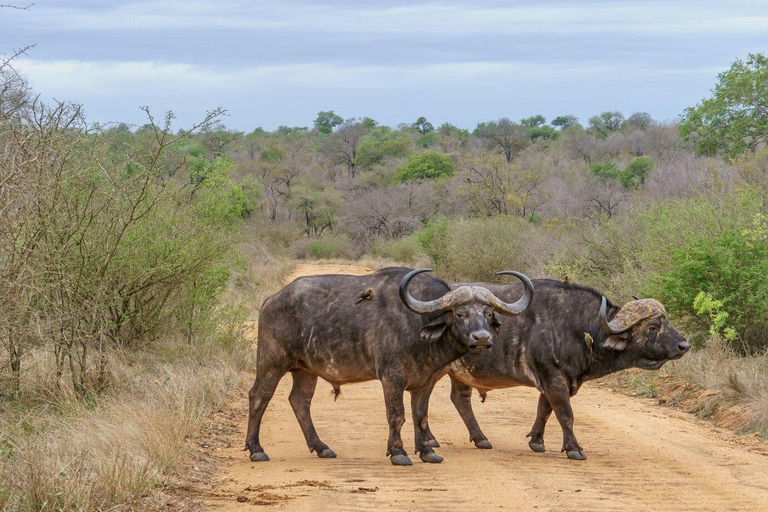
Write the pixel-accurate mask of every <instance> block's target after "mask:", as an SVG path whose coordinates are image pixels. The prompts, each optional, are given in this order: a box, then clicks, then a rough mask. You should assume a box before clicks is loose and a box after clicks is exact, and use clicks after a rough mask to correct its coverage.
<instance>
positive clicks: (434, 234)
mask: <svg viewBox="0 0 768 512" xmlns="http://www.w3.org/2000/svg"><path fill="white" fill-rule="evenodd" d="M413 236H414V237H415V238H416V241H417V242H419V245H420V246H421V248H422V249H423V250H424V252H425V253H426V254H427V256H429V259H430V260H431V261H432V263H433V265H434V266H435V267H441V266H442V265H443V263H444V261H445V256H446V253H447V250H448V219H437V220H431V221H429V222H428V223H427V225H426V226H425V227H424V229H422V230H421V231H417V232H415V233H414V234H413Z"/></svg>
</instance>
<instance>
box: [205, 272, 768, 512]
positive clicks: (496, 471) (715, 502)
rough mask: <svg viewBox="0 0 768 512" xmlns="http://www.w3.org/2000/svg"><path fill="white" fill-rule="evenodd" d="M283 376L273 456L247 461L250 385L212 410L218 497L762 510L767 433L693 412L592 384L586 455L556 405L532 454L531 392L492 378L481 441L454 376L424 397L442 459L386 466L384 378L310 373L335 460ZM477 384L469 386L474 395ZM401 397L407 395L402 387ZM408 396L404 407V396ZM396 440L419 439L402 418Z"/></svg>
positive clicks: (214, 495)
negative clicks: (334, 386) (484, 441)
mask: <svg viewBox="0 0 768 512" xmlns="http://www.w3.org/2000/svg"><path fill="white" fill-rule="evenodd" d="M369 271H370V269H367V268H365V267H360V266H357V265H344V264H329V265H311V264H310V265H308V264H302V265H299V266H298V267H297V268H296V269H295V271H294V275H292V276H291V278H290V279H293V278H295V277H297V276H299V275H311V274H324V273H354V274H363V273H366V272H369ZM290 388H291V383H290V378H289V377H288V376H286V377H285V378H284V379H283V380H282V381H281V383H280V385H279V387H278V389H277V392H276V393H275V396H274V398H273V399H272V402H271V403H270V405H269V408H268V409H267V412H266V414H265V416H264V421H263V424H262V443H263V446H264V447H265V450H266V451H267V453H269V455H270V457H271V458H272V460H271V461H270V462H267V463H251V462H250V461H249V460H248V456H247V453H246V452H243V451H241V447H242V445H243V440H244V439H245V430H246V423H247V391H248V390H247V389H240V390H238V396H236V397H233V400H232V401H231V403H230V404H229V406H228V408H227V409H226V410H225V411H222V412H221V413H219V414H218V415H217V416H216V417H215V418H214V423H215V424H217V425H218V427H217V428H216V429H213V431H215V432H218V434H216V435H215V438H214V439H212V440H211V445H212V446H214V447H216V448H217V449H216V450H215V452H214V454H215V456H216V459H217V461H218V474H219V481H217V482H212V485H211V486H210V488H209V489H206V490H203V491H202V493H203V497H204V499H205V502H206V503H207V504H208V505H209V506H210V508H211V509H212V510H217V511H245V510H251V509H252V508H253V507H254V506H257V505H258V506H269V507H273V508H280V509H285V510H428V509H455V510H458V509H465V508H468V507H471V508H472V509H492V508H495V509H498V508H513V507H514V508H517V509H526V510H528V509H530V510H534V509H535V510H555V509H557V510H650V509H655V510H693V509H695V510H763V511H765V510H768V456H766V453H768V452H767V451H766V449H765V445H764V444H763V443H761V442H759V441H755V442H754V443H752V442H750V441H749V440H748V439H745V438H742V437H738V436H735V435H732V434H730V433H728V432H726V431H723V430H720V429H715V428H714V427H712V426H710V425H709V424H707V423H706V422H703V421H701V420H698V419H696V418H695V417H693V416H691V415H689V414H685V413H681V412H677V411H674V410H671V409H666V408H661V407H659V406H657V405H655V402H654V401H653V400H650V399H638V398H629V397H625V396H623V395H619V394H617V393H613V392H611V391H609V390H607V389H604V388H601V387H599V386H594V385H590V384H587V385H586V386H585V387H584V388H582V390H581V391H580V393H579V395H577V396H576V397H575V398H574V399H573V407H574V411H575V415H576V425H575V429H576V434H577V436H578V439H579V442H580V443H581V444H582V446H584V448H585V450H586V453H587V456H588V460H587V461H585V462H578V461H570V460H568V459H566V457H565V455H563V454H561V453H559V449H560V445H561V442H562V437H561V432H560V427H559V425H558V424H557V422H556V420H555V418H554V417H553V418H552V419H551V420H550V422H549V424H548V429H547V434H546V435H545V443H546V446H547V449H548V451H547V452H546V453H543V454H540V453H534V452H532V451H530V449H529V448H528V445H527V439H525V434H526V433H527V432H528V430H529V429H530V426H531V424H532V423H533V420H534V418H535V413H536V399H537V392H536V391H535V390H532V389H527V388H516V389H509V390H499V391H494V392H492V393H490V394H489V395H488V400H487V401H486V403H484V404H481V403H480V401H479V400H477V399H475V400H474V401H473V402H474V404H473V405H474V408H475V412H476V415H477V417H478V421H479V422H480V424H481V426H482V427H483V430H484V432H485V434H486V435H487V436H488V437H489V439H490V440H491V442H492V443H493V445H494V449H493V450H478V449H477V448H475V447H474V445H473V444H471V443H470V442H469V441H468V434H467V432H466V429H465V428H464V425H463V423H462V422H461V419H460V418H459V415H458V413H457V412H456V411H455V410H454V409H453V405H452V404H451V402H450V399H449V393H450V383H449V381H448V379H443V380H442V381H440V382H439V383H438V385H437V387H436V389H435V392H434V394H433V396H432V400H431V402H430V425H431V427H432V430H433V432H434V433H435V435H436V436H437V438H438V439H439V440H440V442H441V445H442V446H441V448H438V449H437V451H438V453H439V454H440V455H442V456H444V457H445V461H444V462H443V463H442V464H424V463H421V462H419V461H418V457H414V461H415V462H414V466H412V467H394V466H391V465H390V463H389V460H388V458H387V457H386V456H385V451H386V442H387V433H388V431H387V427H386V418H385V413H384V400H383V393H382V391H381V385H380V384H379V383H378V382H367V383H363V384H357V385H349V386H344V387H343V388H342V394H341V396H340V398H339V400H338V401H337V402H335V403H334V401H333V396H332V394H331V387H330V385H329V384H326V383H323V382H322V381H321V383H320V384H319V385H318V390H317V393H316V394H315V399H314V401H313V404H312V416H313V419H314V421H315V425H316V427H317V429H318V432H319V434H320V437H321V439H323V441H324V442H325V443H327V444H328V445H329V446H330V447H331V448H333V450H334V451H336V453H337V454H338V458H337V459H334V460H327V459H325V460H324V459H319V458H317V457H316V456H315V455H314V454H310V453H309V450H308V449H307V447H306V445H305V443H304V438H303V436H302V434H301V430H300V428H299V426H298V423H297V422H296V419H295V417H294V416H293V412H292V411H291V407H290V405H289V403H288V394H289V392H290ZM475 396H476V395H475ZM408 398H409V397H406V399H408ZM406 409H409V408H408V407H406ZM403 441H404V442H405V444H406V446H412V444H413V431H412V425H411V423H410V421H407V422H406V424H405V425H404V427H403Z"/></svg>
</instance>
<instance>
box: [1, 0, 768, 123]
mask: <svg viewBox="0 0 768 512" xmlns="http://www.w3.org/2000/svg"><path fill="white" fill-rule="evenodd" d="M766 34H768V0H762V1H745V2H741V1H740V2H727V3H724V2H719V1H696V2H693V1H664V2H662V1H624V2H609V1H587V2H533V1H515V2H501V1H498V2H493V1H480V2H471V1H466V2H458V1H451V2H449V1H443V2H400V1H396V2H392V1H386V2H384V1H382V2H353V1H343V0H340V1H326V2H323V3H317V2H311V1H288V2H285V1H281V2H247V1H230V2H214V1H159V2H158V1H154V2H144V1H133V2H124V1H108V2H104V1H67V2H45V1H41V2H38V3H37V4H36V5H35V6H34V7H33V8H32V9H31V10H30V11H28V12H16V11H13V12H12V11H7V10H6V11H3V12H0V49H2V50H6V49H7V50H10V49H11V48H15V47H19V46H22V45H24V44H29V43H36V44H37V46H36V48H35V49H34V50H33V52H32V53H31V58H30V59H28V60H24V61H21V62H20V63H19V66H20V67H21V69H22V70H23V71H24V72H25V73H26V74H27V75H28V76H29V77H30V79H31V80H32V81H33V82H34V84H35V86H36V88H37V89H38V90H39V91H40V92H42V93H43V94H44V95H46V96H48V97H56V98H57V99H62V98H67V99H73V100H76V101H79V102H82V103H84V104H85V106H86V108H87V110H88V111H89V113H90V116H91V118H92V119H93V120H122V119H125V120H128V121H134V122H141V119H140V118H139V113H138V112H137V109H136V107H137V106H138V105H140V104H149V105H151V106H153V108H156V109H157V110H165V109H173V110H175V111H177V113H178V114H179V118H180V121H181V122H182V123H191V122H192V121H193V120H194V119H196V118H197V117H200V114H201V113H202V112H204V111H205V110H206V109H209V108H212V107H215V106H218V105H222V106H224V107H225V108H227V109H228V110H229V111H230V113H231V116H230V118H229V119H228V120H227V124H228V125H230V126H233V127H236V128H240V129H252V128H253V127H255V126H259V125H261V126H265V127H267V128H274V127H276V126H277V125H279V124H294V125H308V124H310V123H311V120H312V119H313V118H314V114H315V113H316V112H317V111H318V110H321V109H322V110H325V109H334V110H336V111H337V112H339V113H342V114H343V115H346V116H362V115H368V116H371V117H374V118H375V119H377V120H379V121H380V122H383V123H387V124H396V123H397V122H401V121H408V120H410V118H411V117H415V116H419V115H428V116H431V117H432V118H434V119H437V120H440V121H452V122H455V123H457V124H461V125H463V126H467V127H472V126H474V123H475V122H477V121H482V120H487V119H491V118H497V117H500V116H509V117H512V118H520V117H524V116H527V115H531V114H534V113H539V112H540V113H543V114H545V115H548V116H550V117H551V116H554V115H558V114H562V113H575V114H577V115H580V116H582V117H586V116H588V115H590V114H593V113H596V112H599V111H602V110H607V109H621V110H625V111H627V112H630V111H635V110H646V111H648V112H650V113H651V114H653V115H654V116H655V117H658V118H671V117H674V116H675V115H677V114H679V113H680V112H681V111H682V109H683V108H684V107H685V106H689V105H692V104H694V103H696V102H697V101H698V100H699V99H700V98H701V97H702V96H704V95H705V94H706V93H707V91H708V90H709V89H710V88H711V87H712V85H713V84H714V81H715V76H716V74H717V72H718V71H720V70H722V69H725V68H726V67H727V66H728V65H729V63H730V62H731V61H733V60H734V59H735V58H739V57H745V56H746V54H747V53H749V52H765V51H766V50H767V49H768V36H766Z"/></svg>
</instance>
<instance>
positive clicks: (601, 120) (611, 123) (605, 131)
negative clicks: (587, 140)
mask: <svg viewBox="0 0 768 512" xmlns="http://www.w3.org/2000/svg"><path fill="white" fill-rule="evenodd" d="M589 126H590V127H591V128H592V129H593V130H594V131H595V132H596V133H597V135H598V136H599V137H601V138H606V137H608V135H610V134H611V133H613V132H617V131H619V130H620V129H621V127H622V126H624V114H622V113H621V112H619V111H618V110H614V111H612V112H610V111H608V112H603V113H602V114H600V115H597V116H592V117H590V118H589Z"/></svg>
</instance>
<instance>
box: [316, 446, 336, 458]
mask: <svg viewBox="0 0 768 512" xmlns="http://www.w3.org/2000/svg"><path fill="white" fill-rule="evenodd" d="M317 456H318V457H320V458H321V459H335V458H336V453H335V452H334V451H333V450H331V449H330V448H326V449H325V450H323V451H320V452H317Z"/></svg>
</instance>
